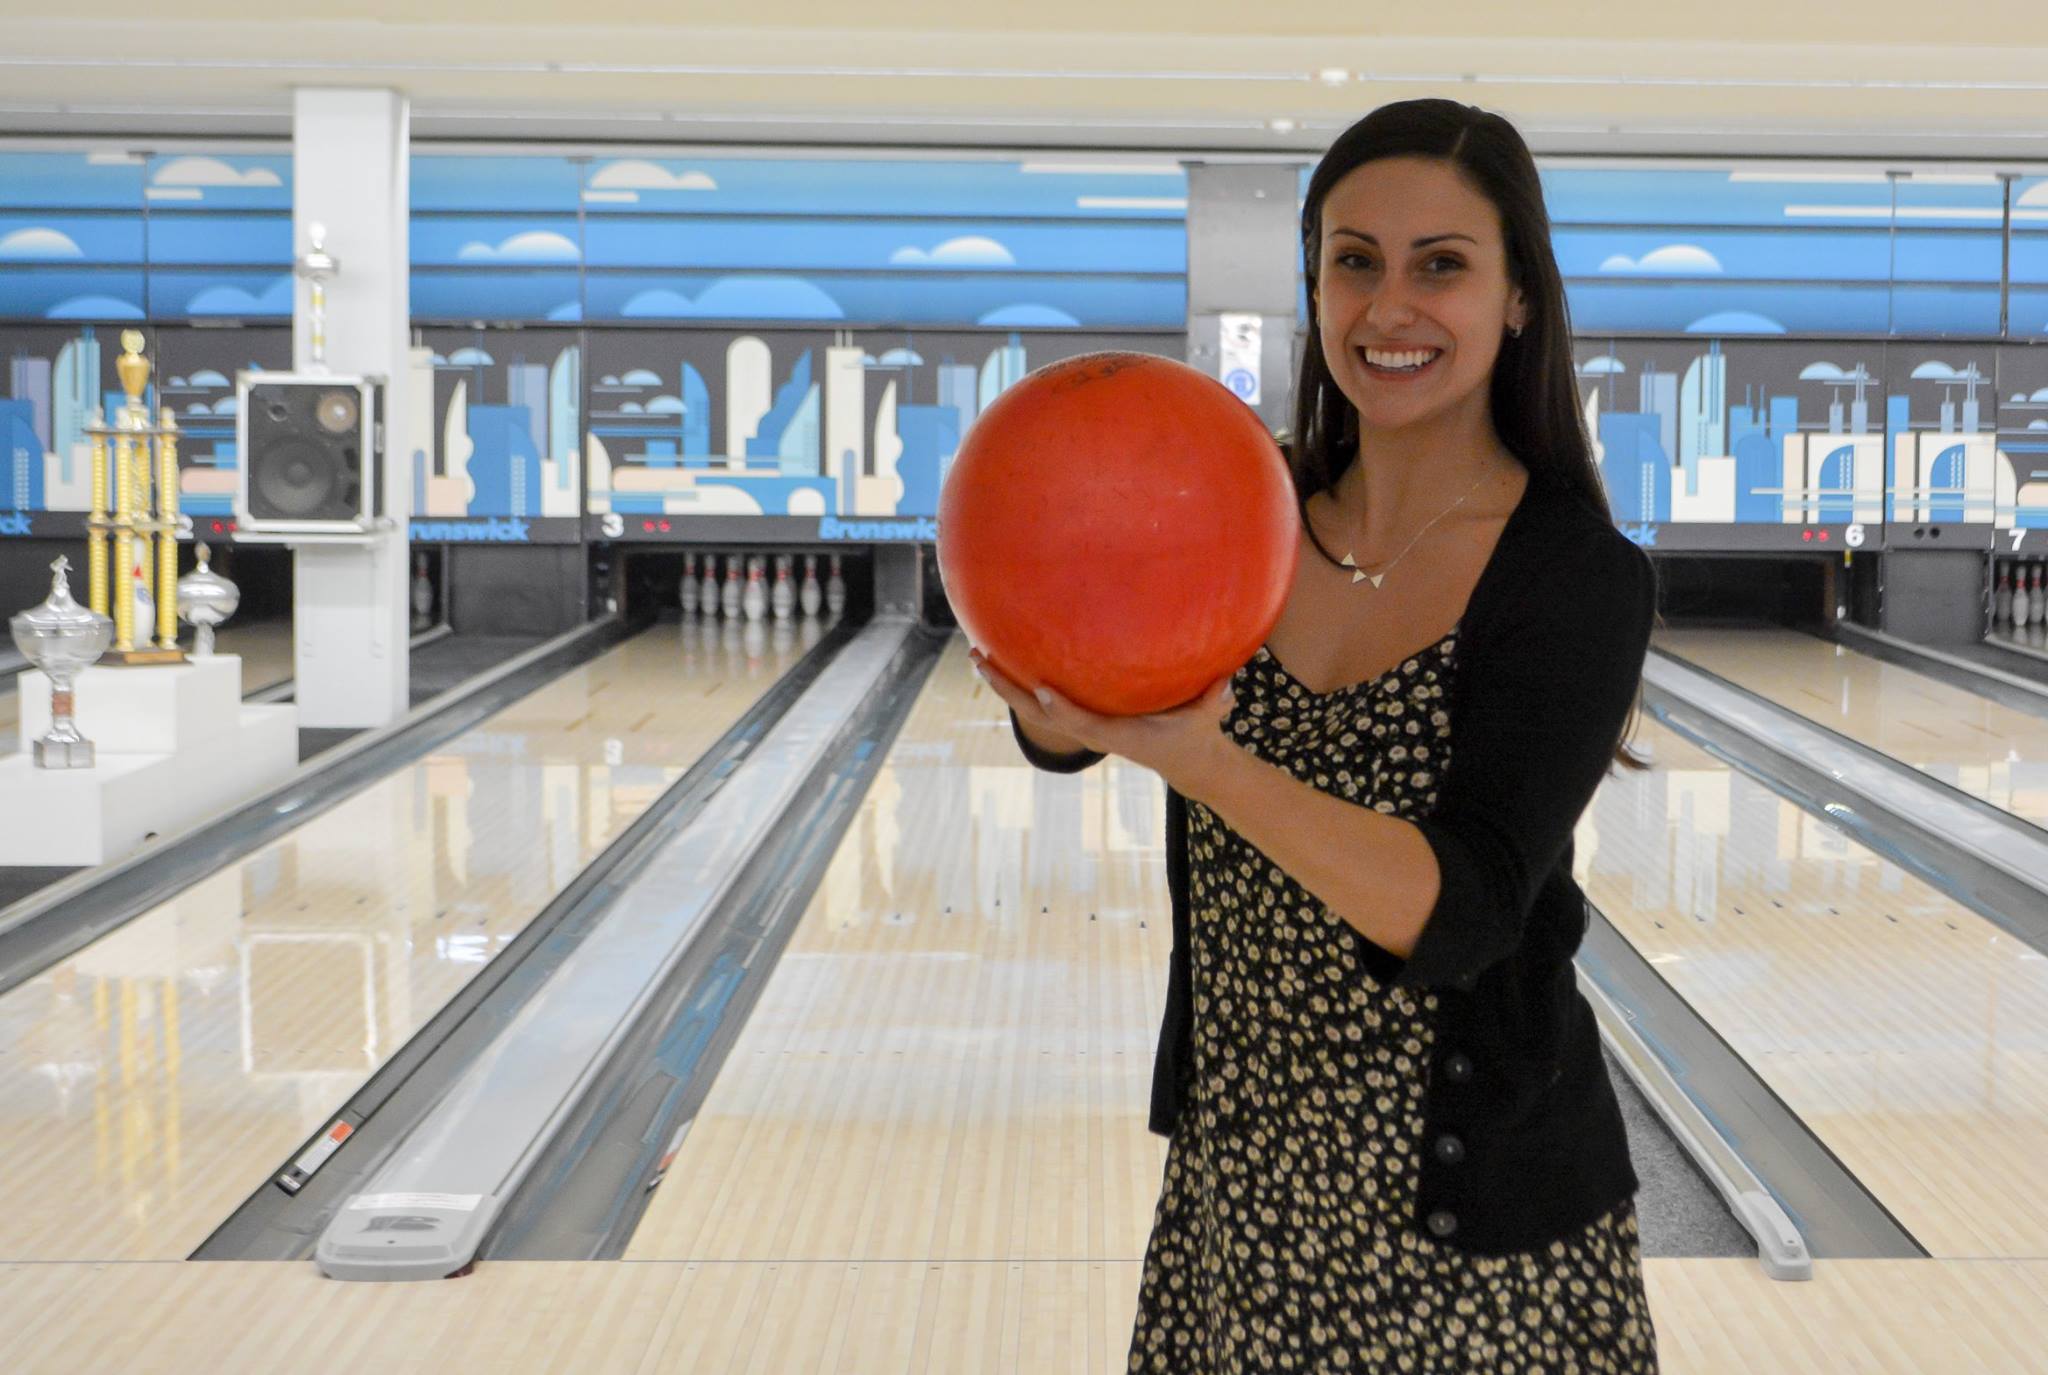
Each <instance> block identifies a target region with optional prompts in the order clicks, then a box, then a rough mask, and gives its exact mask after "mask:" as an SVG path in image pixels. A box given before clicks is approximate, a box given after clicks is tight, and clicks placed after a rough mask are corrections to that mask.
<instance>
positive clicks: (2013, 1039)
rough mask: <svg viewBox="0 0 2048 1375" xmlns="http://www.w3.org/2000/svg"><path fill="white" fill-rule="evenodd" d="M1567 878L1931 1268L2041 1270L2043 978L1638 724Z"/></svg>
mask: <svg viewBox="0 0 2048 1375" xmlns="http://www.w3.org/2000/svg"><path fill="white" fill-rule="evenodd" d="M1638 740H1639V742H1640V743H1641V744H1643V745H1645V746H1647V747H1648V748H1649V749H1650V750H1651V752H1652V753H1653V754H1654V757H1655V766H1654V767H1653V768H1652V769H1651V770H1649V771H1648V772H1644V773H1636V774H1618V775H1616V776H1615V777H1612V778H1610V779H1609V780H1608V782H1607V783H1606V784H1604V785H1603V787H1602V789H1601V792H1600V794H1599V796H1598V797H1597V798H1596V799H1595V800H1594V803H1593V806H1592V807H1591V808H1589V809H1588V811H1587V814H1586V817H1585V819H1584V820H1583V821H1582V822H1581V824H1580V828H1579V834H1578V851H1577V859H1576V869H1577V873H1578V876H1579V879H1580V882H1581V883H1582V884H1583V885H1584V886H1585V888H1586V892H1587V894H1588V896H1589V897H1591V898H1592V900H1593V903H1594V905H1595V906H1597V907H1598V908H1600V910H1601V911H1603V912H1604V913H1606V915H1607V916H1608V918H1609V919H1610V920H1611V921H1612V922H1613V923H1614V924H1615V926H1616V927H1618V928H1619V929H1620V930H1621V932H1622V933H1623V934H1624V935H1625V936H1627V937H1628V939H1629V940H1630V941H1631V942H1633V943H1634V945H1635V946H1636V948H1637V949H1638V950H1639V951H1640V952H1641V953H1642V954H1643V956H1644V957H1645V958H1646V959H1648V960H1649V961H1650V963H1651V964H1653V965H1654V966H1656V968H1657V969H1658V971H1659V972H1660V973H1661V974H1662V975H1663V976H1664V978H1665V979H1667V980H1668V981H1669V982H1670V984H1671V985H1672V987H1673V988H1674V989H1676V990H1677V992H1678V993H1679V994H1680V995H1681V996H1682V997H1684V998H1685V999H1686V1000H1687V1001H1688V1002H1689V1003H1691V1004H1692V1006H1693V1007H1694V1008H1695V1009H1697V1010H1698V1011H1699V1013H1700V1014H1701V1015H1702V1016H1703V1017H1705V1018H1706V1019H1707V1021H1708V1022H1709V1023H1710V1024H1711V1025H1712V1026H1713V1027H1714V1029H1715V1030H1716V1031H1717V1032H1719V1033H1720V1035H1721V1036H1722V1037H1723V1038H1725V1039H1726V1040H1727V1041H1728V1043H1729V1044H1730V1045H1731V1046H1732V1047H1733V1048H1734V1049H1735V1051H1736V1052H1737V1053H1738V1054H1740V1055H1741V1056H1742V1057H1743V1058H1744V1059H1745V1060H1747V1061H1748V1062H1749V1064H1750V1065H1751V1067H1752V1068H1754V1069H1755V1070H1756V1071H1757V1073H1758V1074H1759V1075H1761V1076H1762V1077H1763V1079H1764V1080H1765V1082H1766V1083H1768V1084H1769V1085H1770V1086H1771V1087H1772V1088H1773V1089H1774V1090H1775V1091H1776V1092H1777V1093H1778V1095H1779V1096H1780V1097H1781V1098H1783V1099H1784V1100H1785V1102H1786V1104H1787V1105H1788V1106H1790V1107H1791V1109H1792V1110H1793V1111H1794V1112H1795V1113H1797V1114H1798V1115H1799V1116H1800V1118H1801V1119H1803V1120H1804V1121H1805V1123H1806V1124H1807V1126H1808V1127H1809V1128H1811V1129H1812V1130H1813V1131H1814V1133H1815V1134H1816V1135H1818V1136H1819V1137H1820V1139H1821V1140H1822V1141H1823V1142H1825V1143H1826V1144H1827V1146H1828V1147H1829V1149H1831V1150H1832V1151H1834V1153H1835V1154H1836V1155H1837V1156H1839V1157H1840V1158H1841V1160H1842V1161H1843V1163H1844V1164H1845V1165H1847V1167H1848V1168H1849V1170H1850V1171H1851V1172H1852V1173H1853V1174H1855V1175H1856V1177H1857V1178H1858V1179H1859V1180H1861V1181H1862V1183H1863V1184H1864V1186H1865V1187H1866V1188H1868V1189H1869V1190H1870V1191H1871V1192H1872V1193H1873V1194H1874V1195H1875V1196H1876V1197H1877V1199H1878V1201H1879V1202H1881V1203H1882V1204H1884V1206H1885V1207H1887V1208H1889V1209H1890V1210H1891V1211H1892V1213H1893V1214H1894V1215H1895V1216H1896V1217H1898V1219H1899V1220H1900V1222H1901V1223H1902V1224H1903V1225H1904V1226H1905V1227H1906V1229H1907V1230H1908V1231H1910V1232H1911V1233H1912V1234H1913V1235H1914V1237H1915V1238H1917V1239H1918V1240H1919V1241H1920V1243H1921V1244H1922V1245H1924V1246H1925V1247H1927V1248H1928V1250H1929V1251H1930V1252H1932V1253H1933V1254H1935V1255H1937V1256H2038V1255H2042V1254H2048V1250H2044V1248H2048V1176H2044V1175H2043V1173H2042V1171H2041V1169H2040V1162H2041V1161H2042V1160H2044V1159H2048V958H2044V957H2043V956H2042V955H2041V953H2040V952H2038V951H2035V950H2033V949H2031V948H2029V947H2028V946H2026V945H2024V944H2023V943H2021V942H2020V941H2018V940H2017V939H2015V938H2014V937H2012V936H2010V935H2007V934H2005V933H2004V932H2002V931H2000V930H1999V929H1998V928H1997V927H1995V926H1993V925H1992V924H1991V923H1989V922H1987V921H1985V920H1983V919H1982V918H1980V917H1978V916H1976V915H1975V914H1973V913H1971V912H1969V911H1968V910H1966V909H1964V908H1962V907H1960V906H1958V905H1957V904H1956V903H1954V902H1953V901H1951V900H1950V899H1949V898H1947V897H1946V896H1944V895H1943V894H1941V893H1939V892H1937V891H1935V890H1934V889H1932V888H1930V887H1928V886H1927V885H1926V884H1924V883H1922V882H1920V881H1919V880H1918V879H1915V878H1914V877H1912V876H1911V875H1910V874H1907V873H1905V872H1904V871H1902V870H1900V869H1899V868H1897V867H1896V866H1894V865H1892V864H1890V863H1888V862H1886V861H1885V860H1883V859H1882V858H1880V857H1878V856H1877V855H1875V854H1873V853H1871V852H1870V851H1868V850H1865V849H1863V848H1862V847H1861V846H1859V845H1857V844H1856V843H1855V842H1854V841H1852V840H1850V839H1849V838H1848V837H1846V836H1844V835H1842V834H1841V833H1840V832H1837V831H1835V830H1834V829H1833V828H1831V827H1829V826H1826V825H1824V824H1823V823H1821V822H1820V821H1818V820H1816V819H1815V818H1813V817H1812V816H1811V815H1809V814H1808V813H1806V812H1804V811H1802V810H1800V809H1799V808H1797V807H1795V806H1794V805H1793V804H1791V803H1789V802H1786V801H1784V800H1783V799H1781V798H1779V797H1778V796H1777V795H1776V794H1774V793H1771V792H1770V791H1768V790H1767V789H1765V788H1764V787H1763V786H1762V785H1761V784H1759V783H1757V782H1755V781H1754V780H1752V779H1750V778H1748V777H1747V776H1745V775H1741V774H1738V773H1735V772H1733V771H1731V770H1730V769H1728V768H1727V767H1726V766H1725V765H1723V764H1721V763H1720V762H1719V761H1717V760H1715V759H1713V758H1712V757H1710V756H1708V755H1707V754H1705V753H1704V752H1702V751H1700V750H1698V749H1695V748H1694V747H1693V746H1691V745H1690V744H1689V743H1687V742H1686V741H1685V740H1683V739H1682V738H1681V737H1679V736H1677V735H1676V734H1674V733H1673V732H1671V731H1670V730H1668V729H1666V728H1664V727H1662V726H1660V725H1658V724H1657V723H1655V722H1653V721H1649V720H1645V722H1644V725H1643V728H1642V731H1641V733H1640V734H1639V736H1638Z"/></svg>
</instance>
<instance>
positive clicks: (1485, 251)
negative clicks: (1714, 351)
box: [984, 101, 1657, 1375]
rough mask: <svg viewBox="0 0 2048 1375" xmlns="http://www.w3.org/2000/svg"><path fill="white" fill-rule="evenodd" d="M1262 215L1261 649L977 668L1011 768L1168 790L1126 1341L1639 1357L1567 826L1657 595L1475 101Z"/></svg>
mask: <svg viewBox="0 0 2048 1375" xmlns="http://www.w3.org/2000/svg"><path fill="white" fill-rule="evenodd" d="M1302 227H1303V241H1304V249H1305V254H1304V261H1305V263H1307V264H1308V266H1309V274H1310V280H1309V288H1310V291H1309V296H1310V321H1309V335H1308V340H1307V346H1306V348H1305V350H1304V357H1303V363H1302V376H1301V380H1300V384H1299V391H1298V405H1299V411H1298V416H1299V423H1298V425H1297V429H1296V434H1297V436H1298V439H1297V442H1296V443H1295V445H1294V448H1293V453H1292V455H1291V461H1292V467H1293V476H1294V482H1295V489H1296V495H1297V497H1298V499H1299V500H1300V502H1301V505H1302V512H1303V515H1304V521H1303V539H1304V547H1303V549H1302V550H1301V558H1300V561H1299V564H1298V567H1297V571H1296V573H1295V576H1294V579H1293V584H1292V587H1291V590H1290V592H1289V594H1288V598H1287V601H1286V604H1285V606H1284V608H1283V610H1282V612H1281V615H1280V620H1279V624H1278V625H1276V626H1275V627H1274V629H1273V631H1272V633H1271V635H1270V636H1269V637H1268V639H1267V642H1266V644H1265V645H1264V646H1263V647H1262V648H1261V649H1260V650H1259V651H1258V652H1257V653H1256V654H1255V655H1254V656H1253V658H1252V659H1251V661H1250V662H1249V663H1247V664H1246V665H1245V666H1244V667H1242V668H1241V669H1239V670H1238V671H1237V672H1236V673H1235V674H1234V675H1232V677H1231V678H1230V680H1229V681H1228V683H1227V690H1226V685H1224V684H1219V685H1218V686H1217V688H1216V689H1215V690H1212V691H1210V692H1207V693H1204V694H1203V695H1202V696H1201V697H1200V698H1199V699H1198V700H1197V701H1195V702H1194V703H1192V704H1190V705H1189V706H1186V707H1183V708H1181V709H1179V710H1176V711H1171V712H1165V713H1161V714H1159V715H1156V716H1150V717H1139V718H1117V719H1112V718H1106V717H1101V716H1096V715H1093V714H1091V713H1089V712H1086V711H1083V710H1081V709H1080V708H1078V707H1076V706H1075V705H1073V704H1071V703H1068V702H1065V701H1063V700H1061V699H1059V698H1058V697H1057V696H1056V695H1049V694H1044V693H1041V694H1040V695H1039V697H1038V698H1036V699H1034V698H1033V697H1032V696H1031V695H1029V694H1026V693H1023V692H1022V691H1020V690H1019V689H1018V688H1017V687H1016V686H1015V685H1014V684H1012V683H1010V682H1008V681H1007V680H1006V679H1005V678H1003V676H1002V675H1001V673H1000V672H998V671H997V670H996V669H995V668H994V667H993V666H985V667H984V674H985V676H986V677H987V678H988V679H989V681H990V683H991V685H992V686H994V687H995V689H996V690H997V691H998V692H999V693H1000V694H1001V695H1002V696H1003V697H1004V699H1005V700H1006V701H1008V702H1009V704H1010V706H1011V708H1012V710H1013V712H1014V713H1015V717H1016V722H1017V730H1018V735H1019V740H1020V743H1021V744H1022V745H1023V748H1024V751H1025V754H1026V756H1027V757H1028V758H1030V759H1031V761H1032V762H1033V763H1035V764H1037V765H1039V766H1040V767H1043V768H1048V769H1053V770H1059V771H1072V770H1074V769H1078V768H1083V767H1086V766H1087V765H1089V764H1090V763H1092V762H1094V761H1095V760H1096V759H1098V758H1100V757H1101V756H1102V755H1103V754H1105V753H1117V754H1120V755H1122V756H1124V757H1125V758H1127V759H1130V760H1132V761H1134V762H1136V763H1139V764H1142V765H1145V766H1147V767H1150V768H1152V769H1154V770H1155V771H1157V772H1158V773H1159V774H1160V775H1161V777H1162V778H1164V779H1165V780H1166V783H1167V785H1168V797H1167V808H1166V814H1167V851H1168V861H1167V872H1168V875H1169V878H1168V887H1169V890H1170V893H1171V898H1172V905H1173V915H1174V954H1173V964H1172V967H1171V969H1170V971H1169V975H1168V981H1167V1008H1166V1018H1165V1025H1164V1027H1163V1028H1162V1030H1161V1034H1160V1045H1159V1054H1158V1059H1157V1061H1156V1065H1155V1070H1154V1081H1153V1095H1152V1125H1153V1128H1154V1129H1155V1130H1156V1131H1159V1132H1161V1133H1162V1134H1165V1135H1168V1136H1169V1137H1170V1138H1171V1142H1172V1144H1171V1147H1170V1148H1169V1151H1168V1155H1167V1163H1166V1174H1165V1181H1164V1184H1163V1186H1162V1189H1161V1196H1160V1201H1159V1206H1158V1210H1157V1213H1156V1220H1155V1223H1154V1227H1153V1232H1152V1237H1151V1241H1150V1244H1149V1245H1148V1247H1147V1250H1146V1257H1145V1268H1144V1274H1143V1280H1142V1284H1141V1288H1140V1292H1139V1299H1138V1315H1137V1322H1136V1327H1135V1331H1134V1334H1133V1338H1132V1345H1131V1353H1130V1368H1131V1369H1132V1370H1134V1371H1158V1372H1167V1371H1171V1372H1174V1373H1175V1375H1210V1373H1211V1372H1214V1373H1215V1375H1224V1373H1225V1372H1228V1373H1230V1375H1238V1373H1239V1372H1250V1371H1268V1370H1279V1369H1297V1370H1311V1369H1313V1370H1325V1369H1356V1370H1391V1369H1412V1370H1461V1371H1462V1370H1470V1371H1478V1370H1485V1371H1488V1372H1494V1373H1495V1375H1533V1372H1536V1371H1539V1370H1556V1369H1560V1368H1563V1366H1562V1363H1561V1353H1564V1352H1571V1353H1572V1354H1573V1355H1574V1356H1575V1357H1576V1358H1577V1361H1578V1362H1579V1364H1577V1365H1576V1367H1575V1368H1580V1369H1597V1370H1606V1371H1613V1372H1632V1373H1633V1375H1642V1373H1643V1372H1649V1371H1654V1370H1655V1369H1656V1365H1657V1357H1656V1349H1655V1336H1654V1333H1653V1331H1652V1327H1651V1321H1650V1313H1649V1307H1648V1303H1647V1301H1646V1299H1645V1296H1644V1289H1643V1277H1642V1261H1641V1257H1640V1248H1639V1242H1638V1238H1637V1228H1636V1218H1635V1209H1634V1202H1633V1194H1634V1192H1635V1188H1636V1179H1635V1174H1634V1171H1633V1169H1632V1168H1631V1166H1630V1163H1629V1157H1628V1145H1627V1139H1626V1136H1625V1134H1624V1132H1623V1127H1622V1121H1621V1115H1620V1111H1619V1109H1618V1107H1617V1105H1616V1102H1615V1098H1614V1091H1613V1088H1612V1087H1611V1085H1610V1083H1609V1081H1608V1078H1607V1074H1606V1069H1605V1066H1604V1064H1603V1062H1602V1059H1601V1054H1600V1048H1599V1040H1598V1035H1597V1033H1596V1031H1595V1029H1594V1022H1593V1018H1592V1014H1591V1011H1590V1009H1589V1008H1588V1006H1587V1005H1586V1003H1585V1001H1584V999H1583V998H1581V997H1580V996H1579V994H1578V993H1577V991H1576V989H1575V987H1574V985H1573V983H1572V975H1571V960H1572V954H1573V952H1574V950H1575V949H1576V948H1577V946H1578V943H1579V939H1580V937H1581V935H1582V933H1583V931H1584V924H1585V911H1586V906H1585V898H1584V896H1583V894H1581V893H1580V892H1579V890H1578V888H1577V887H1576V886H1575V884H1574V882H1573V879H1572V867H1571V837H1572V831H1573V828H1574V826H1575V825H1576V823H1577V821H1578V818H1579V816H1580V814H1581V813H1582V812H1583V811H1584V809H1585V807H1586V804H1587V803H1588V802H1589V801H1590V800H1591V798H1592V796H1593V793H1594V790H1595V789H1596V788H1597V787H1598V785H1599V783H1600V780H1601V778H1602V777H1603V776H1604V775H1605V773H1606V772H1607V769H1608V767H1609V765H1610V764H1611V763H1612V762H1613V761H1614V759H1615V756H1616V751H1617V743H1618V740H1619V739H1620V737H1621V736H1622V735H1623V733H1624V728H1625V725H1626V722H1627V720H1628V717H1629V712H1630V703H1631V701H1632V699H1633V698H1634V696H1635V694H1636V690H1637V684H1638V680H1639V678H1640V675H1641V670H1642V663H1643V656H1644V653H1645V650H1646V648H1647V645H1648V641H1649V632H1650V624H1651V621H1652V618H1653V615H1654V608H1655V588H1654V581H1653V578H1652V576H1651V571H1650V567H1649V563H1648V560H1647V559H1646V558H1645V557H1644V556H1643V555H1642V553H1641V552H1640V551H1638V550H1637V549H1636V548H1635V547H1634V546H1633V545H1631V544H1630V543H1629V542H1628V541H1627V540H1626V539H1624V538H1623V537H1622V536H1621V534H1620V533H1619V532H1618V531H1617V530H1616V529H1615V527H1614V525H1613V522H1612V520H1611V518H1610V517H1609V515H1608V511H1607V504H1606V500H1605V497H1604V495H1603V493H1602V490H1601V487H1600V483H1599V478H1598V475H1597V472H1596V470H1595V469H1594V467H1593V463H1592V451H1591V445H1590V442H1589V441H1588V439H1587V436H1586V433H1585V430H1584V428H1583V426H1582V423H1581V422H1580V419H1579V411H1578V407H1577V394H1576V382H1575V380H1574V376H1573V370H1572V357H1571V345H1570V326H1569V321H1568V320H1567V318H1566V313H1565V301H1564V290H1563V284H1562V281H1561V279H1560V277H1559V274H1558V270H1557V265H1556V263H1555V261H1554V260H1553V259H1552V257H1551V248H1550V237H1549V232H1548V223H1547V219H1546V216H1545V214H1544V208H1543V199H1542V190H1541V186H1540V183H1539V182H1538V180H1537V176H1536V168H1535V164H1534V162H1533V161H1532V160H1531V159H1530V156H1529V152H1528V149H1527V148H1526V147H1525V146H1524V145H1523V143H1522V140H1521V138H1520V136H1519V135H1518V134H1517V133H1516V132H1515V130H1514V129H1513V128H1512V127H1511V126H1510V125H1509V124H1508V123H1507V122H1506V121H1505V120H1503V119H1501V118H1500V117H1499V116H1496V115H1490V114H1486V113H1484V112H1482V111H1479V110H1475V109H1472V108H1470V107H1467V106H1461V105H1456V104H1452V103H1450V102H1446V101H1414V102H1408V103H1406V104H1402V105H1393V106H1388V107H1386V108H1384V109H1382V110H1379V111H1377V112H1375V113H1374V114H1373V115H1371V116H1369V117H1368V118H1366V119H1365V120H1364V121H1362V122H1361V123H1359V124H1358V125H1355V126H1354V127H1353V128H1352V129H1351V130H1349V131H1348V132H1347V133H1345V134H1344V135H1343V136H1341V137H1340V138H1339V139H1338V140H1337V141H1336V143H1335V144H1334V145H1333V146H1332V147H1331V150H1330V152H1329V154H1328V155H1327V156H1326V157H1325V158H1324V160H1323V162H1322V164H1321V166H1319V167H1318V168H1317V170H1316V173H1315V175H1314V177H1313V178H1311V180H1310V183H1309V187H1308V195H1307V198H1306V204H1305V206H1304V210H1303V221H1302ZM1333 548H1341V549H1346V550H1347V551H1349V552H1347V553H1346V555H1345V557H1344V558H1342V559H1341V560H1340V559H1338V558H1337V557H1335V555H1334V554H1332V553H1331V550H1332V549H1333ZM1248 1262H1249V1263H1248Z"/></svg>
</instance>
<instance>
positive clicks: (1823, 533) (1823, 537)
mask: <svg viewBox="0 0 2048 1375" xmlns="http://www.w3.org/2000/svg"><path fill="white" fill-rule="evenodd" d="M1820 542H1821V543H1822V544H1826V543H1827V542H1828V532H1827V531H1825V530H1823V531H1821V532H1820Z"/></svg>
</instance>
